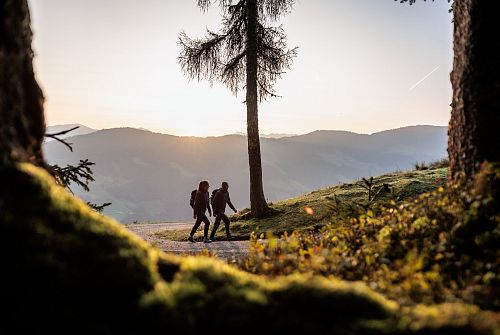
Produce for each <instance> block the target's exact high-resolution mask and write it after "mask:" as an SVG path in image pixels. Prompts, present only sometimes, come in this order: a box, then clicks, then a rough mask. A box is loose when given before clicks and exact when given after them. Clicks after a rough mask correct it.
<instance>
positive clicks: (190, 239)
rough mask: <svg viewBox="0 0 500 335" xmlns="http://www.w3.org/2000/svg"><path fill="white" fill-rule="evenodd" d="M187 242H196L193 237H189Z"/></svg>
mask: <svg viewBox="0 0 500 335" xmlns="http://www.w3.org/2000/svg"><path fill="white" fill-rule="evenodd" d="M188 241H189V242H191V243H194V242H196V241H195V240H194V238H193V236H189V237H188Z"/></svg>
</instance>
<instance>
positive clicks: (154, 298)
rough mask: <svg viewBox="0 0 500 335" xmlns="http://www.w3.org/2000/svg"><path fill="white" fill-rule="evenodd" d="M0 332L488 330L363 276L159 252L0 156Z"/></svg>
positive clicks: (484, 320) (463, 313)
mask: <svg viewBox="0 0 500 335" xmlns="http://www.w3.org/2000/svg"><path fill="white" fill-rule="evenodd" d="M0 176H1V177H2V181H3V185H2V188H0V213H1V217H0V255H1V256H0V257H1V260H2V267H3V272H2V276H0V285H1V287H2V288H3V289H2V291H1V293H0V307H1V308H2V311H3V319H2V320H3V321H2V323H1V324H0V333H13V332H14V331H12V330H13V329H15V332H16V333H17V332H23V331H27V332H41V333H45V332H50V333H52V334H58V333H68V332H70V333H99V334H118V333H119V334H123V333H125V334H127V333H147V332H155V333H159V332H162V333H167V332H170V333H180V332H182V333H185V334H191V333H192V334H194V333H200V332H201V331H205V332H209V333H211V332H218V333H221V334H225V333H234V330H235V329H238V330H241V329H243V330H244V332H287V331H290V332H292V331H293V332H297V331H299V332H306V331H307V332H311V333H313V332H326V333H335V334H346V335H348V334H363V335H366V334H449V333H450V330H453V332H454V333H460V334H494V333H495V330H496V328H495V327H496V324H495V322H494V319H493V318H492V317H491V315H490V314H489V313H485V312H481V311H479V310H478V309H477V308H475V307H471V306H467V305H463V304H460V305H456V304H454V305H438V306H432V307H410V308H401V307H400V306H398V304H397V303H395V302H391V301H389V300H387V299H386V298H384V297H383V296H382V295H380V294H378V293H376V292H374V291H373V290H371V289H370V288H368V287H367V286H366V285H364V284H363V283H352V282H348V281H342V280H331V279H327V278H324V277H321V276H314V275H309V274H308V275H306V274H298V273H297V274H294V275H291V276H286V277H283V276H277V277H276V278H273V279H271V280H269V279H268V278H266V277H265V276H256V275H252V274H249V273H245V272H243V271H241V270H238V269H236V268H234V267H232V266H229V265H227V264H224V263H223V262H222V261H219V260H217V259H211V258H207V257H176V256H171V255H166V254H164V253H162V252H160V251H159V250H157V249H155V248H153V247H151V246H150V245H148V244H147V243H146V242H144V241H143V240H141V239H140V238H138V237H137V236H135V235H134V234H132V233H130V232H129V231H127V230H126V229H125V228H124V227H123V226H121V225H120V224H118V223H117V222H114V221H113V220H111V219H109V218H106V217H105V216H102V215H99V214H98V213H96V212H94V211H93V210H91V209H90V208H89V207H88V206H86V205H85V204H84V203H83V202H82V201H80V200H78V199H76V198H75V197H73V196H72V195H70V194H69V193H68V192H67V191H66V190H64V189H63V188H61V187H59V186H57V185H56V184H55V183H54V180H53V179H52V178H51V177H50V176H49V175H48V174H47V173H44V172H43V171H42V170H40V169H38V168H35V167H33V166H31V165H22V166H0Z"/></svg>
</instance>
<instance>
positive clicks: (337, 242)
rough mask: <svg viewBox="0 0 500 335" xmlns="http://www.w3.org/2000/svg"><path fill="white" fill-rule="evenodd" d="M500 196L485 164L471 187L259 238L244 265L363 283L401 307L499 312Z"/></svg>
mask: <svg viewBox="0 0 500 335" xmlns="http://www.w3.org/2000/svg"><path fill="white" fill-rule="evenodd" d="M368 182H369V181H368ZM367 186H368V185H367ZM499 189H500V166H499V165H486V164H485V165H484V166H483V167H482V169H481V172H480V173H479V174H478V175H477V176H476V178H475V180H474V182H469V183H465V182H463V181H460V182H457V183H454V184H448V185H446V186H445V187H440V188H439V189H438V190H437V191H433V192H430V193H425V194H422V195H420V196H419V197H418V198H417V199H415V200H407V201H404V202H399V203H397V202H395V201H394V200H390V201H389V203H388V204H386V205H381V204H379V205H378V206H377V207H376V208H373V209H368V210H365V211H364V212H361V213H359V214H358V215H353V216H346V217H340V218H339V217H335V218H334V219H332V222H330V224H329V225H327V226H326V227H324V228H323V229H321V230H320V231H319V232H304V231H303V232H294V233H292V234H284V235H282V236H280V237H279V238H276V237H274V236H268V238H267V239H266V240H263V239H260V238H258V236H256V235H255V234H254V235H253V236H252V240H251V251H250V255H249V257H248V258H246V259H244V260H242V261H240V263H239V266H240V267H241V268H243V269H245V270H246V271H249V272H252V273H258V274H265V275H268V276H278V275H286V274H292V273H296V272H299V273H314V274H321V275H325V276H331V277H338V278H342V279H347V280H354V281H359V280H361V281H364V282H366V283H367V284H368V285H369V286H370V287H371V288H373V289H375V290H377V291H379V292H381V293H383V294H385V295H386V296H388V297H389V298H391V299H394V300H397V301H398V302H399V303H400V304H402V305H413V304H417V303H427V304H432V303H441V302H456V301H465V302H468V303H473V304H477V305H479V306H480V307H482V308H489V309H498V308H500V298H499V297H500V294H499V293H500V292H499V290H498V287H500V276H499V270H500V252H499V251H498V245H500V225H499V224H500V203H499V199H500V194H498V193H499V191H498V190H499ZM340 204H342V203H340Z"/></svg>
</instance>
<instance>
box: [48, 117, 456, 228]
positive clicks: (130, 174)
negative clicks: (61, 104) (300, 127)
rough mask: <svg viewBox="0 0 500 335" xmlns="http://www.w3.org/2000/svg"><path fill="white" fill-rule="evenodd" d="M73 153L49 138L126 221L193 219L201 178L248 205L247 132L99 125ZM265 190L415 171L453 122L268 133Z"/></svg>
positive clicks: (288, 191) (97, 197) (291, 191)
mask: <svg viewBox="0 0 500 335" xmlns="http://www.w3.org/2000/svg"><path fill="white" fill-rule="evenodd" d="M69 140H70V142H71V143H73V148H74V152H73V153H71V152H70V151H69V150H67V148H65V147H64V146H62V145H61V144H60V143H57V142H54V141H52V142H47V143H46V144H45V151H46V156H47V158H48V160H49V162H51V163H57V164H67V163H75V162H77V161H78V160H79V159H84V158H88V159H90V160H91V161H93V162H95V163H96V166H95V168H94V172H95V179H96V182H95V183H93V184H91V185H90V188H91V192H90V193H85V192H82V191H81V190H75V191H76V194H77V195H79V196H81V197H82V198H84V199H86V200H89V201H92V202H95V203H102V202H113V205H112V206H111V207H109V209H108V210H107V211H106V214H108V215H111V216H113V217H115V218H117V219H119V220H121V221H123V222H131V221H134V220H140V221H145V220H151V221H160V220H168V221H172V220H189V219H190V218H191V217H192V213H191V208H190V207H189V204H188V200H189V199H187V198H188V197H189V192H190V191H191V190H192V189H194V188H195V187H196V185H197V183H198V182H199V180H202V179H207V180H209V181H210V183H211V185H212V188H213V187H216V186H218V185H220V183H221V182H222V181H223V180H227V181H228V182H229V183H230V192H231V198H232V200H233V202H234V203H235V205H236V206H237V207H238V208H240V209H242V208H244V207H247V206H248V204H249V200H248V199H249V195H248V194H249V187H248V180H249V176H248V161H247V159H248V158H247V149H246V145H247V143H246V138H245V137H244V136H242V135H225V136H220V137H207V138H198V137H179V136H173V135H167V134H159V133H153V132H150V131H145V130H139V129H135V128H114V129H105V130H98V131H95V132H92V133H89V134H85V135H78V136H72V137H70V138H69ZM261 144H262V159H263V170H264V190H265V195H266V197H267V198H268V200H269V201H276V200H281V199H285V198H289V197H293V196H296V195H299V194H303V193H306V192H309V191H312V190H315V189H318V188H323V187H327V186H331V185H335V184H337V183H339V182H345V181H350V180H353V179H358V178H361V177H367V176H371V175H379V174H382V173H386V172H392V171H395V170H405V169H410V168H412V167H413V165H414V164H415V163H416V162H422V161H425V162H430V161H434V160H437V159H440V158H443V157H445V156H446V146H447V127H439V126H412V127H405V128H399V129H394V130H388V131H383V132H378V133H374V134H371V135H366V134H357V133H353V132H347V131H328V130H321V131H315V132H312V133H309V134H305V135H295V136H290V137H283V138H278V139H276V138H262V139H261Z"/></svg>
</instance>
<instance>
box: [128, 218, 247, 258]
mask: <svg viewBox="0 0 500 335" xmlns="http://www.w3.org/2000/svg"><path fill="white" fill-rule="evenodd" d="M192 226H193V224H192V223H184V222H176V223H174V222H168V223H151V224H128V225H125V227H127V228H128V229H129V230H130V231H132V232H134V233H135V234H137V235H139V236H140V237H142V238H143V239H145V240H146V241H148V242H149V243H151V244H153V245H154V246H155V247H157V248H159V249H161V250H163V251H165V252H169V253H175V254H197V253H200V252H202V251H203V250H205V249H206V250H209V251H212V252H215V253H216V254H217V255H218V256H219V257H220V258H224V259H228V260H231V259H235V258H241V257H244V256H246V255H247V254H248V241H230V242H228V241H217V242H213V243H209V244H205V243H202V242H197V243H191V242H177V241H169V240H164V239H159V238H157V237H155V236H154V235H153V234H154V233H156V232H158V231H162V230H177V229H189V228H191V227H192Z"/></svg>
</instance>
